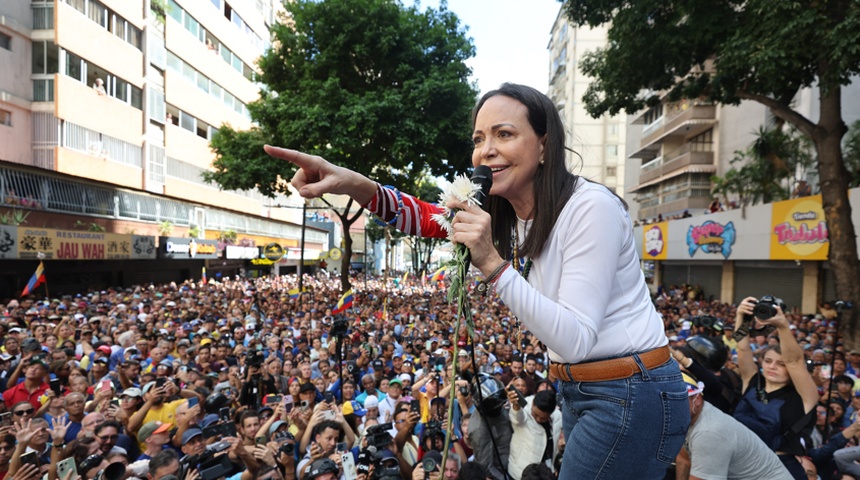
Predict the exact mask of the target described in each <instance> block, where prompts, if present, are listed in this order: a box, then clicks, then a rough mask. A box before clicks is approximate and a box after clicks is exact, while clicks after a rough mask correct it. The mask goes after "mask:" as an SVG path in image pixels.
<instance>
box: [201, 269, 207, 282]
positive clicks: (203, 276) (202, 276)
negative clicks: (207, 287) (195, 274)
mask: <svg viewBox="0 0 860 480" xmlns="http://www.w3.org/2000/svg"><path fill="white" fill-rule="evenodd" d="M200 277H201V279H202V280H203V283H206V267H203V274H202V275H201V276H200Z"/></svg>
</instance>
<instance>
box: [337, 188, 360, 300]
mask: <svg viewBox="0 0 860 480" xmlns="http://www.w3.org/2000/svg"><path fill="white" fill-rule="evenodd" d="M352 202H353V200H352V199H350V200H349V201H348V202H347V203H346V207H344V210H343V212H341V211H339V210H335V209H333V210H334V212H335V213H336V214H337V216H338V218H340V224H341V226H342V227H343V257H342V258H341V260H340V270H341V271H340V288H341V289H342V290H343V292H344V293H345V292H346V291H347V290H349V289H350V288H352V284H351V283H350V281H349V267H350V265H351V264H352V234H351V233H350V228H352V224H353V223H355V221H356V220H358V217H359V216H360V215H361V213H362V212H364V207H362V208H359V209H358V211H357V212H356V213H355V215H353V216H352V218H349V211H350V209H351V208H352ZM366 254H367V252H365V255H366Z"/></svg>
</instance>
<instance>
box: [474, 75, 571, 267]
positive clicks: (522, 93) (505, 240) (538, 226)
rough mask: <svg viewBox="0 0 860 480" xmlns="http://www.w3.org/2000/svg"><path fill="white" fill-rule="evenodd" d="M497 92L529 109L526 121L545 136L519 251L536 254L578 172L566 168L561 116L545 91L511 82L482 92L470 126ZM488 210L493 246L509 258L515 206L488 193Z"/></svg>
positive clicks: (568, 194)
mask: <svg viewBox="0 0 860 480" xmlns="http://www.w3.org/2000/svg"><path fill="white" fill-rule="evenodd" d="M496 95H503V96H506V97H509V98H512V99H514V100H516V101H518V102H520V103H522V104H523V105H525V107H526V109H527V110H528V121H529V124H530V125H531V127H532V129H533V130H534V131H535V133H536V134H537V136H538V137H544V136H545V137H546V140H545V142H544V150H543V159H544V164H543V165H540V166H539V167H538V169H537V172H536V173H535V178H534V196H535V198H534V215H533V217H532V219H533V221H532V224H531V228H530V229H529V232H528V234H527V235H526V238H525V242H524V244H523V247H522V252H521V255H524V256H528V257H532V258H535V257H538V256H539V255H540V254H541V252H543V249H544V247H545V246H546V242H547V240H548V239H549V236H550V233H551V232H552V229H553V228H554V227H555V223H556V221H557V220H558V215H559V214H560V213H561V210H562V208H564V205H565V203H567V200H568V199H569V198H570V196H571V195H572V194H573V191H574V188H575V186H576V179H577V176H576V175H574V174H573V173H571V172H569V171H568V170H567V167H566V165H565V150H566V148H565V146H564V125H563V124H562V122H561V117H560V116H559V114H558V110H556V108H555V105H553V103H552V100H550V99H549V98H548V97H547V96H546V95H544V94H542V93H540V92H539V91H537V90H535V89H534V88H531V87H527V86H525V85H517V84H513V83H505V84H502V86H501V87H499V89H497V90H492V91H490V92H487V93H486V94H484V96H483V97H481V100H479V101H478V104H477V105H475V108H474V110H472V126H473V127H474V125H475V120H476V118H477V116H478V112H479V111H480V110H481V107H483V106H484V103H485V102H486V101H487V100H489V99H490V98H492V97H495V96H496ZM487 211H488V212H489V213H490V215H491V216H492V231H493V239H494V241H495V243H496V250H497V251H498V252H499V255H501V256H502V258H510V257H511V253H512V245H511V231H513V228H514V227H515V226H516V221H517V216H516V213H515V212H514V207H513V206H512V205H511V203H510V202H508V201H507V200H506V199H504V198H502V197H499V196H496V195H490V196H489V198H487Z"/></svg>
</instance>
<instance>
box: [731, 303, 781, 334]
mask: <svg viewBox="0 0 860 480" xmlns="http://www.w3.org/2000/svg"><path fill="white" fill-rule="evenodd" d="M777 306H778V307H779V308H781V309H782V311H783V312H784V311H785V310H786V307H785V303H783V301H782V299H781V298H776V297H774V296H772V295H765V296H763V297H761V299H759V301H758V302H756V304H755V306H754V307H753V314H752V315H744V316H743V319H742V320H741V326H740V327H738V329H737V330H736V331H735V333H734V335H732V339H734V340H735V341H736V342H737V341H740V340H743V339H744V338H745V337H746V336H748V335H752V336H754V337H756V336H759V335H763V336H765V337H766V336H768V335H770V334H771V333H772V332H773V331H774V330H776V327H775V326H773V325H765V326H764V327H762V328H753V324H754V318H758V319H759V320H768V319H770V318H773V317H774V316H775V315H776V314H777V311H776V307H777Z"/></svg>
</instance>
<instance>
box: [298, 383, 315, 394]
mask: <svg viewBox="0 0 860 480" xmlns="http://www.w3.org/2000/svg"><path fill="white" fill-rule="evenodd" d="M316 391H317V387H315V386H314V384H313V383H311V382H307V383H303V384H302V387H301V388H300V389H299V393H305V392H316Z"/></svg>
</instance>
